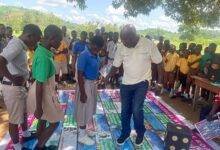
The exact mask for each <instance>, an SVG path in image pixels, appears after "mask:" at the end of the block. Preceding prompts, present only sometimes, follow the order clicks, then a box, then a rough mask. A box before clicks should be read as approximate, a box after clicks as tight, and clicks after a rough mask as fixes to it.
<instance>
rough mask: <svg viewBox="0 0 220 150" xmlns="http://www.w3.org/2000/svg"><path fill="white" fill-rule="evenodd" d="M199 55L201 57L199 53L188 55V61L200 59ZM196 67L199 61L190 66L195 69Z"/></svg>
mask: <svg viewBox="0 0 220 150" xmlns="http://www.w3.org/2000/svg"><path fill="white" fill-rule="evenodd" d="M201 57H202V56H201V55H195V54H192V55H189V57H188V62H189V63H193V62H195V61H197V60H199V59H201ZM198 67H199V61H198V62H196V63H194V64H192V65H191V66H190V68H192V69H197V68H198Z"/></svg>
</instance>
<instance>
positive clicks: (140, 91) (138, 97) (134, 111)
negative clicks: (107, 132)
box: [120, 81, 149, 136]
mask: <svg viewBox="0 0 220 150" xmlns="http://www.w3.org/2000/svg"><path fill="white" fill-rule="evenodd" d="M148 85H149V82H148V81H143V82H140V83H137V84H134V85H123V84H122V85H121V88H120V93H121V124H122V133H121V135H122V136H127V135H130V132H131V127H130V121H131V116H132V115H133V120H134V128H135V130H136V132H137V134H138V135H140V136H143V135H144V132H145V130H146V129H145V127H144V114H143V105H144V100H145V95H146V92H147V89H148Z"/></svg>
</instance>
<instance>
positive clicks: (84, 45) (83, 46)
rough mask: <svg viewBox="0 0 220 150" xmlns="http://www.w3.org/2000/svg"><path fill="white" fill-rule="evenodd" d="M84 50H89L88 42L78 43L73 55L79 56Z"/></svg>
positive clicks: (73, 49)
mask: <svg viewBox="0 0 220 150" xmlns="http://www.w3.org/2000/svg"><path fill="white" fill-rule="evenodd" d="M84 50H88V44H87V43H86V42H81V41H78V42H76V43H75V45H74V47H73V48H72V52H73V54H76V55H77V56H78V55H79V54H80V53H82V52H83V51H84Z"/></svg>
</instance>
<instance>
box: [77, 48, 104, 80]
mask: <svg viewBox="0 0 220 150" xmlns="http://www.w3.org/2000/svg"><path fill="white" fill-rule="evenodd" d="M99 68H100V59H99V57H98V56H95V55H93V54H92V53H91V52H90V50H85V51H83V52H82V53H81V54H80V55H79V57H78V59H77V70H78V71H82V72H83V75H84V77H85V79H88V80H96V79H97V78H98V76H99Z"/></svg>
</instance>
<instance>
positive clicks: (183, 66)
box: [177, 58, 189, 74]
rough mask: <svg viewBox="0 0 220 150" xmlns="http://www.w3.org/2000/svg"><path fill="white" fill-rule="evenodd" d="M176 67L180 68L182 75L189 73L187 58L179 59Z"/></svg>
mask: <svg viewBox="0 0 220 150" xmlns="http://www.w3.org/2000/svg"><path fill="white" fill-rule="evenodd" d="M177 66H178V67H179V68H180V72H181V73H183V74H188V73H189V66H188V60H187V58H179V60H178V62H177Z"/></svg>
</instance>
